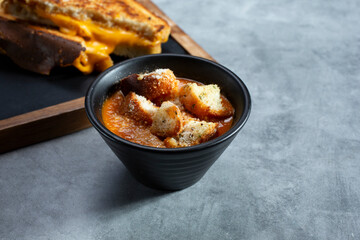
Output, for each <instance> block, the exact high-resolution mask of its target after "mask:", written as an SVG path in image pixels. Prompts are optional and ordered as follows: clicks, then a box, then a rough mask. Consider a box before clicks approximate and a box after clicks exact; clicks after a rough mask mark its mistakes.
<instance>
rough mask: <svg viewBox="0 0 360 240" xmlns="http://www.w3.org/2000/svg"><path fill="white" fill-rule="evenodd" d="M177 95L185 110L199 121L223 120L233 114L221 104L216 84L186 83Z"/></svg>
mask: <svg viewBox="0 0 360 240" xmlns="http://www.w3.org/2000/svg"><path fill="white" fill-rule="evenodd" d="M179 94H180V101H181V103H182V104H184V107H185V108H186V110H188V111H189V112H191V113H193V114H195V115H196V116H197V117H198V118H200V119H207V118H213V117H215V118H219V117H221V118H224V117H230V116H231V115H232V114H233V109H232V108H229V107H228V106H226V105H224V104H223V100H222V98H221V94H220V88H219V87H218V86H217V85H216V84H210V85H197V84H196V83H188V84H186V85H185V86H184V87H182V88H181V89H180V93H179Z"/></svg>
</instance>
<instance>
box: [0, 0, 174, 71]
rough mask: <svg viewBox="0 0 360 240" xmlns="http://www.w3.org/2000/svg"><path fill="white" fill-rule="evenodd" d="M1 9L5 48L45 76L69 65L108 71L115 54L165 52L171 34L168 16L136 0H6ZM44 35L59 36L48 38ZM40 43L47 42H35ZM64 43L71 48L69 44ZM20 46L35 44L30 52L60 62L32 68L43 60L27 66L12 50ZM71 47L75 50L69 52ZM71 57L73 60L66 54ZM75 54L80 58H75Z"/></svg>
mask: <svg viewBox="0 0 360 240" xmlns="http://www.w3.org/2000/svg"><path fill="white" fill-rule="evenodd" d="M1 7H2V11H3V13H0V51H1V52H3V53H5V54H7V55H8V56H9V57H11V58H12V59H13V61H14V62H16V63H17V64H18V65H20V66H22V67H24V68H26V69H29V70H32V71H35V72H40V73H43V74H48V73H49V72H50V70H51V68H52V67H54V66H68V65H73V66H75V67H76V68H78V69H79V70H80V71H82V72H83V73H85V74H88V73H91V72H92V71H94V70H96V71H103V70H105V69H106V68H108V67H110V66H112V65H113V62H112V59H111V57H110V54H116V55H120V56H126V57H136V56H140V55H145V54H154V53H160V52H161V44H162V43H164V42H166V41H167V40H168V37H169V34H170V26H169V25H168V23H167V22H166V21H165V20H163V19H162V18H160V17H158V16H156V15H155V14H153V13H151V12H150V11H149V10H148V9H146V8H145V7H144V6H143V5H141V4H140V3H138V2H136V1H135V0H100V1H96V0H3V2H2V3H1ZM14 29H15V30H14ZM19 29H21V30H20V31H18V30H19ZM14 32H15V33H18V35H19V34H20V36H18V39H23V40H22V41H25V42H26V44H24V43H20V42H19V41H14V38H11V37H10V35H14ZM19 32H20V33H19ZM21 32H22V33H23V34H22V35H21ZM44 36H45V39H47V38H52V39H55V40H54V41H52V42H51V41H50V42H51V43H50V42H47V41H46V40H44ZM50 36H52V37H50ZM30 39H31V40H32V42H33V43H30V42H29V41H30ZM38 39H42V40H38ZM60 39H61V40H60ZM37 41H40V42H42V43H41V44H40V43H38V44H36V43H35V44H34V42H37ZM64 42H66V44H65V45H69V46H71V47H64ZM15 45H18V46H19V48H20V49H21V47H22V46H24V45H29V46H31V45H33V49H31V50H32V51H29V52H34V51H35V52H36V51H38V52H39V54H35V55H43V59H40V60H43V62H44V61H45V62H46V61H48V62H52V64H53V65H54V66H51V64H49V66H47V67H43V68H46V69H42V70H40V68H41V66H37V67H32V66H31V65H36V64H40V63H39V62H41V61H38V60H39V59H37V61H35V60H33V61H31V62H30V63H29V62H27V65H30V66H24V64H23V63H22V62H24V61H23V59H16V58H19V57H18V56H14V53H11V52H14V48H15ZM52 46H54V47H53V48H52ZM47 48H48V49H49V50H47ZM11 49H12V50H11ZM44 49H45V50H44ZM69 49H71V51H70V52H72V54H68V51H69ZM24 50H26V49H24ZM40 53H41V54H40ZM24 54H26V53H25V52H24ZM32 54H34V53H32ZM54 54H55V55H56V56H54ZM11 55H12V56H11ZM15 55H16V54H15ZM28 55H30V54H28ZM65 55H66V56H67V57H68V58H66V59H65V58H63V57H64V56H65ZM69 55H71V56H72V58H74V56H75V58H74V59H73V61H71V59H70V58H69ZM28 58H29V59H31V56H29V57H28ZM37 58H41V57H40V56H39V57H37ZM14 59H15V60H14ZM49 59H50V60H49ZM70 62H71V63H70Z"/></svg>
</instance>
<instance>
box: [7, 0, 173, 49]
mask: <svg viewBox="0 0 360 240" xmlns="http://www.w3.org/2000/svg"><path fill="white" fill-rule="evenodd" d="M3 6H4V8H5V11H6V12H7V13H10V14H11V15H13V16H16V17H18V18H20V19H23V20H30V21H37V22H39V21H40V22H43V23H51V22H52V20H51V18H50V16H51V15H52V16H54V15H56V14H60V15H64V16H69V17H71V18H74V19H77V20H80V21H91V22H93V23H95V24H98V25H100V26H102V27H105V28H116V29H124V30H127V31H131V32H134V33H136V34H138V35H139V36H142V37H144V38H146V39H149V40H151V41H154V40H156V41H161V42H165V41H167V39H168V36H169V33H170V27H169V25H168V23H167V22H166V21H165V20H163V19H162V18H160V17H158V16H156V15H155V14H153V13H152V12H150V11H149V10H147V9H146V8H145V7H144V6H143V5H141V4H140V3H138V2H137V1H135V0H108V1H106V0H103V1H98V0H86V1H84V0H71V1H67V0H3ZM53 24H54V25H57V24H56V23H53Z"/></svg>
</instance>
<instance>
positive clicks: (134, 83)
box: [120, 69, 179, 104]
mask: <svg viewBox="0 0 360 240" xmlns="http://www.w3.org/2000/svg"><path fill="white" fill-rule="evenodd" d="M120 87H121V91H122V92H123V93H124V95H126V94H127V93H128V92H130V91H132V92H135V93H137V94H139V95H142V96H144V97H146V98H147V99H149V100H150V101H152V102H155V103H159V104H160V103H161V102H162V101H164V100H168V99H169V98H171V97H172V96H174V95H175V94H177V93H178V90H179V80H177V79H176V77H175V75H174V73H173V72H172V71H171V70H170V69H157V70H155V71H153V72H150V73H146V74H132V75H130V76H128V77H126V78H124V79H122V80H121V81H120Z"/></svg>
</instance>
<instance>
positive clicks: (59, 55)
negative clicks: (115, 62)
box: [0, 15, 85, 74]
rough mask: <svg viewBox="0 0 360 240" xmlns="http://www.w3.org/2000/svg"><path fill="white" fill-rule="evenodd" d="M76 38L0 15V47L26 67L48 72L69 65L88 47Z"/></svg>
mask: <svg viewBox="0 0 360 240" xmlns="http://www.w3.org/2000/svg"><path fill="white" fill-rule="evenodd" d="M76 40H77V39H76V38H69V37H68V36H66V35H64V34H61V33H59V32H56V31H51V30H48V29H45V28H41V27H35V26H31V25H28V24H25V23H22V22H16V21H12V20H11V19H9V18H6V17H4V16H1V15H0V49H2V50H1V52H2V53H4V54H6V55H8V56H9V57H10V58H11V60H12V61H13V62H15V63H16V64H18V65H19V66H21V67H22V68H24V69H27V70H31V71H33V72H37V73H41V74H49V73H50V70H51V69H52V68H54V67H55V66H61V67H63V66H68V65H71V64H72V63H73V62H74V60H75V59H76V58H77V57H78V56H79V55H80V52H81V51H84V50H85V49H84V48H83V47H82V45H81V43H80V42H78V41H76Z"/></svg>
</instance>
